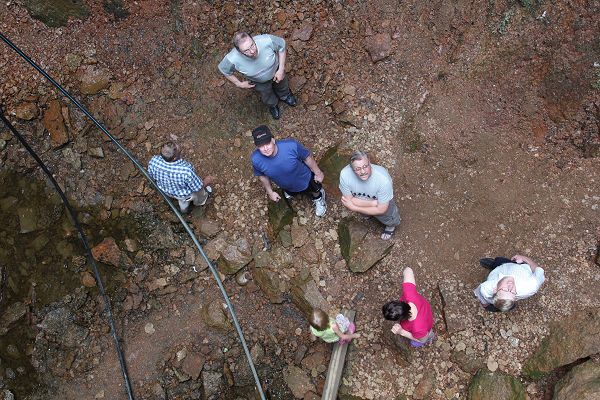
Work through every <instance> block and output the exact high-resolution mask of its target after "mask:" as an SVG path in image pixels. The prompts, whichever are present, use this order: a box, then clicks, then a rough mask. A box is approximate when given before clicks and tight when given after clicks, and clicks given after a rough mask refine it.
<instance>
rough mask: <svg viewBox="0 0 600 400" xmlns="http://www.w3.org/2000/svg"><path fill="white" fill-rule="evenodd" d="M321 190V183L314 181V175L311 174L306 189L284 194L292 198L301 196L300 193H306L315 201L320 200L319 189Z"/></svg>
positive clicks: (287, 191)
mask: <svg viewBox="0 0 600 400" xmlns="http://www.w3.org/2000/svg"><path fill="white" fill-rule="evenodd" d="M322 188H323V185H321V182H317V181H315V174H314V173H311V174H310V181H309V182H308V187H307V188H306V189H304V190H303V191H301V192H290V191H289V190H286V191H285V192H286V193H287V194H289V195H292V196H295V195H297V194H301V193H306V194H310V196H311V197H312V199H313V200H317V199H320V198H321V189H322Z"/></svg>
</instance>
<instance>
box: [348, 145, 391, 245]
mask: <svg viewBox="0 0 600 400" xmlns="http://www.w3.org/2000/svg"><path fill="white" fill-rule="evenodd" d="M340 191H341V192H342V204H343V205H344V207H346V208H347V209H349V210H352V211H356V212H358V213H361V214H365V215H372V216H373V217H375V218H377V219H378V220H379V222H381V223H382V224H384V225H385V228H384V230H383V233H382V234H381V239H383V240H389V239H390V238H391V237H392V235H393V234H394V232H395V230H396V226H398V225H400V212H399V211H398V207H397V206H396V203H395V202H394V189H393V183H392V178H391V177H390V174H389V173H388V171H387V169H385V168H383V167H381V166H379V165H375V164H371V162H370V161H369V157H368V156H367V154H366V153H364V152H362V151H355V152H354V153H353V154H352V157H350V164H349V165H347V166H345V167H344V168H343V169H342V171H341V172H340Z"/></svg>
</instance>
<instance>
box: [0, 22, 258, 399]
mask: <svg viewBox="0 0 600 400" xmlns="http://www.w3.org/2000/svg"><path fill="white" fill-rule="evenodd" d="M0 39H2V41H4V43H6V44H7V45H8V46H9V47H10V48H11V49H13V50H14V51H15V52H16V53H17V54H19V56H21V58H23V59H24V60H25V61H27V62H28V63H29V64H30V65H31V66H32V67H33V68H35V69H36V70H37V71H38V72H39V73H40V74H42V75H43V76H44V77H45V78H46V79H47V80H48V81H50V83H52V84H53V85H54V86H55V87H56V88H57V89H58V90H59V91H60V92H61V93H62V94H63V95H64V96H65V97H67V98H68V99H69V100H71V102H73V104H75V105H76V106H77V108H79V109H80V110H81V112H83V113H84V114H85V115H86V116H87V117H88V118H89V119H90V120H92V122H93V123H94V124H95V125H96V126H97V127H98V129H100V130H101V131H102V132H103V133H104V134H105V135H106V136H108V138H109V139H110V140H111V141H112V142H113V143H114V144H115V145H116V146H117V148H118V149H119V150H121V151H122V152H123V153H124V154H125V155H126V156H127V158H129V160H130V161H131V162H132V163H133V164H134V165H135V167H136V168H137V169H138V170H139V171H140V172H141V173H142V175H144V177H145V178H146V179H147V180H148V182H150V184H151V185H152V187H153V188H154V189H155V190H156V191H157V192H158V193H159V194H160V195H161V196H162V198H163V199H164V201H165V202H166V203H167V204H168V205H169V207H170V208H171V211H173V213H175V215H176V216H177V218H178V219H179V222H180V223H181V224H182V225H183V227H184V229H185V231H186V232H187V234H188V236H189V237H190V238H191V239H192V241H193V242H194V245H196V248H197V249H198V251H199V252H200V254H201V255H202V258H203V259H204V261H205V262H206V264H207V265H208V268H209V269H210V272H211V273H212V275H213V277H214V278H215V281H216V282H217V286H218V287H219V290H220V291H221V294H222V295H223V299H224V300H225V304H226V305H227V309H228V310H229V314H230V315H231V319H232V321H233V325H234V327H235V329H236V332H237V334H238V337H239V339H240V343H241V344H242V348H243V349H244V353H245V355H246V360H247V361H248V365H249V366H250V370H251V371H252V375H253V376H254V382H255V385H256V389H257V390H258V393H259V394H260V398H261V400H266V398H265V394H264V392H263V389H262V384H261V382H260V379H259V378H258V373H257V372H256V368H255V366H254V362H253V361H252V356H251V355H250V350H249V349H248V345H247V344H246V339H245V338H244V333H243V332H242V328H241V326H240V324H239V322H238V319H237V315H236V313H235V310H234V308H233V304H231V300H230V299H229V296H228V295H227V291H226V290H225V287H224V286H223V282H222V281H221V278H220V277H219V272H218V271H217V269H216V268H215V266H214V265H213V263H212V261H211V260H210V259H209V258H208V256H207V255H206V253H205V252H204V250H203V249H202V246H201V245H200V242H199V241H198V238H196V235H195V234H194V231H192V228H190V226H189V225H188V223H187V222H186V221H185V219H184V218H183V216H182V215H181V213H180V212H179V210H178V209H177V208H176V207H175V206H174V205H173V202H172V201H171V199H170V198H169V196H167V195H166V194H165V193H164V192H163V191H162V190H160V188H159V187H158V186H157V185H156V182H154V180H153V179H152V178H151V177H150V175H148V172H146V170H145V169H144V167H143V166H142V165H141V164H140V163H139V162H138V161H137V160H136V159H135V157H133V155H132V154H131V153H130V152H129V151H128V150H127V149H126V148H125V147H123V146H122V145H121V143H119V141H118V140H117V139H115V138H114V137H113V136H112V135H111V134H110V132H109V131H108V130H107V129H106V128H105V127H104V126H103V125H102V124H101V123H100V122H98V120H96V118H94V116H92V114H90V112H89V111H88V110H87V109H86V108H85V107H84V106H82V105H81V103H79V102H78V101H77V100H76V99H75V98H73V96H71V95H70V94H69V92H67V91H66V90H65V89H64V88H63V87H62V86H61V85H60V84H59V83H58V82H56V81H55V80H54V79H52V77H51V76H50V75H48V73H47V72H46V71H44V70H43V69H42V68H41V67H39V66H38V65H37V64H36V63H35V62H33V61H32V60H31V58H29V57H28V56H27V55H26V54H25V53H23V51H21V49H19V48H18V47H17V46H16V45H15V44H14V43H13V42H11V41H10V40H9V39H8V38H7V37H6V36H4V35H3V34H2V33H1V32H0Z"/></svg>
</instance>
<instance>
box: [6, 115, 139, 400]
mask: <svg viewBox="0 0 600 400" xmlns="http://www.w3.org/2000/svg"><path fill="white" fill-rule="evenodd" d="M0 119H2V122H4V124H5V125H6V126H7V127H8V129H10V130H11V132H12V133H13V135H15V137H16V138H17V139H18V140H19V142H21V144H22V145H23V147H25V148H26V149H27V151H28V152H29V154H31V156H32V157H33V158H34V159H35V161H36V162H37V163H38V165H39V166H40V168H41V169H42V170H43V171H44V173H45V174H46V176H47V177H48V179H50V182H52V185H53V186H54V189H56V191H57V192H58V194H59V196H60V198H61V199H62V201H63V203H64V205H65V207H66V208H67V211H69V216H70V217H71V220H72V221H73V225H75V228H76V229H77V232H78V233H79V238H80V239H81V241H82V242H83V247H84V248H85V252H86V254H87V258H88V260H89V262H90V264H92V269H93V270H94V275H96V283H97V285H98V290H99V291H100V294H101V295H102V299H103V300H104V311H106V314H107V315H108V323H109V324H110V329H111V332H112V336H113V339H114V342H115V347H116V348H117V355H118V356H119V364H121V372H122V373H123V379H124V380H125V388H126V389H127V396H128V397H129V399H131V400H133V390H132V389H131V383H130V381H129V374H128V373H127V365H126V364H125V357H124V356H123V349H122V348H121V342H120V341H119V337H118V336H117V329H116V328H115V321H114V318H113V314H112V310H111V308H110V299H109V298H108V296H107V294H106V291H105V290H104V284H103V283H102V278H101V277H100V271H99V270H98V265H97V264H96V260H94V256H93V255H92V250H91V249H90V244H89V242H88V240H87V237H86V236H85V233H84V232H83V229H81V225H80V224H79V220H78V219H77V213H76V212H75V210H74V209H73V207H72V206H71V203H69V200H68V199H67V196H65V194H64V192H63V191H62V189H61V188H60V186H59V185H58V183H57V182H56V180H54V177H53V176H52V173H51V172H50V170H49V169H48V168H47V167H46V164H44V162H43V161H42V160H41V159H40V158H39V157H38V155H37V154H36V152H35V151H34V150H33V149H32V148H31V147H30V146H29V144H28V143H27V141H26V140H25V138H23V136H21V134H20V133H19V132H18V131H17V130H16V129H15V127H14V126H13V125H12V124H11V123H10V121H9V120H8V119H6V117H5V116H4V110H2V107H0Z"/></svg>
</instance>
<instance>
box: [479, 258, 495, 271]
mask: <svg viewBox="0 0 600 400" xmlns="http://www.w3.org/2000/svg"><path fill="white" fill-rule="evenodd" d="M479 264H481V266H482V267H484V268H487V269H494V268H496V263H495V260H494V259H493V258H488V257H486V258H482V259H480V260H479Z"/></svg>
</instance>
